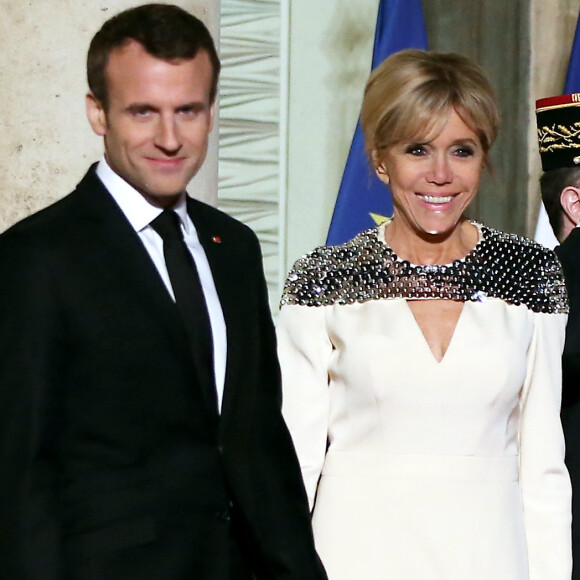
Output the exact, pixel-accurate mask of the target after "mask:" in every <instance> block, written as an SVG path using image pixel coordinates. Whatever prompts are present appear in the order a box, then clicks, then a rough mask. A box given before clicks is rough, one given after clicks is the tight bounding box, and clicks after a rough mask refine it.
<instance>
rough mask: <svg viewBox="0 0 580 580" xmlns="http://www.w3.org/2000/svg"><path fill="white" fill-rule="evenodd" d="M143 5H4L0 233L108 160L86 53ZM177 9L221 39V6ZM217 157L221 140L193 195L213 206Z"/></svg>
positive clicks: (214, 2)
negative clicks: (90, 96) (91, 109)
mask: <svg viewBox="0 0 580 580" xmlns="http://www.w3.org/2000/svg"><path fill="white" fill-rule="evenodd" d="M140 3H141V2H136V1H135V0H132V1H128V0H99V1H97V0H33V1H30V2H14V1H13V0H0V11H1V12H2V18H1V19H0V87H1V90H0V152H1V155H0V231H2V230H4V229H5V228H6V227H8V226H9V225H11V224H12V223H14V222H15V221H17V220H18V219H20V218H22V217H24V216H26V215H28V214H30V213H32V212H34V211H36V210H38V209H40V208H42V207H44V206H46V205H48V204H49V203H51V202H52V201H55V200H56V199H58V198H60V197H62V196H64V195H65V194H66V193H68V192H69V191H71V189H72V188H74V186H75V185H76V184H77V183H78V181H80V179H81V178H82V176H83V175H84V173H85V171H86V170H87V168H88V166H89V164H90V163H92V162H93V161H97V160H98V159H99V158H100V157H101V155H102V143H101V140H100V139H99V138H98V137H96V136H95V135H93V133H92V132H91V129H90V126H89V124H88V122H87V121H86V117H85V105H84V97H85V94H86V91H87V85H86V80H85V58H86V52H87V49H88V45H89V42H90V40H91V38H92V37H93V35H94V34H95V32H96V31H97V30H98V29H99V28H100V26H101V25H102V23H103V22H104V21H105V20H107V19H108V18H110V17H111V16H113V15H114V14H116V13H117V12H120V11H121V10H123V9H125V8H129V7H131V6H136V5H138V4H140ZM167 3H170V2H167ZM173 3H176V4H178V5H180V6H182V7H183V8H185V9H187V10H190V11H191V12H193V13H194V14H196V15H197V16H198V17H200V18H201V19H202V20H204V21H205V22H206V23H207V24H208V26H209V28H210V30H211V31H212V33H213V34H214V38H217V37H218V35H219V0H190V1H176V2H173ZM216 133H217V132H216V131H214V135H215V134H216ZM216 151H217V143H216V139H215V137H214V139H213V141H212V144H211V146H210V152H209V154H208V163H207V164H206V165H207V167H205V168H204V170H203V172H202V173H201V174H200V175H199V176H198V177H197V178H196V180H195V181H196V183H195V184H194V185H193V188H192V192H193V193H195V194H196V195H197V196H199V197H201V198H203V199H206V200H209V201H215V196H216V190H217V155H216Z"/></svg>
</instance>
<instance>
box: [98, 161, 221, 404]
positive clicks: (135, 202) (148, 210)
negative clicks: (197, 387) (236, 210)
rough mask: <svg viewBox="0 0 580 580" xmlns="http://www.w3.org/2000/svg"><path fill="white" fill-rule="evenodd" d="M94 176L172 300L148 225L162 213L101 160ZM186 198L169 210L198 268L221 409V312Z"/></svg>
mask: <svg viewBox="0 0 580 580" xmlns="http://www.w3.org/2000/svg"><path fill="white" fill-rule="evenodd" d="M97 176H98V177H99V179H100V180H101V181H102V182H103V185H104V186H105V187H106V188H107V190H108V192H109V193H110V194H111V196H112V197H113V199H114V200H115V201H116V202H117V205H118V206H119V207H120V208H121V211H122V212H123V213H124V214H125V217H126V218H127V220H129V223H130V224H131V226H133V228H134V229H135V231H136V232H137V234H138V235H139V238H140V239H141V241H142V242H143V245H144V246H145V249H146V250H147V252H148V254H149V256H150V257H151V259H152V260H153V263H154V264H155V267H156V268H157V271H158V272H159V275H160V276H161V279H162V280H163V282H164V284H165V286H166V288H167V291H168V292H169V294H170V295H171V297H172V298H173V300H175V296H174V294H173V288H172V286H171V281H170V280H169V274H168V272H167V266H166V265H165V258H164V257H163V240H162V239H161V237H160V236H159V234H158V233H157V232H156V231H155V230H154V229H153V228H152V227H151V226H150V225H149V224H150V223H151V222H152V221H153V220H154V219H155V218H156V217H157V216H158V215H159V214H160V213H161V212H162V211H163V210H162V209H161V208H159V207H156V206H154V205H151V204H150V203H149V202H148V201H147V200H146V199H145V198H144V197H143V196H142V195H141V194H140V193H139V192H138V191H137V190H136V189H135V188H134V187H132V186H131V185H129V184H128V183H127V182H126V181H125V180H124V179H123V178H121V177H120V176H119V175H117V174H116V173H115V172H114V171H113V170H112V169H111V168H110V166H109V164H108V163H107V161H106V160H105V159H104V158H103V159H102V160H101V161H100V162H99V164H98V166H97ZM185 197H186V194H185V193H184V194H183V195H182V196H181V197H180V198H179V201H178V202H177V203H176V204H175V206H174V207H173V208H172V209H173V211H175V213H177V215H178V216H179V221H180V222H181V229H182V232H183V238H184V240H185V244H186V246H187V248H188V249H189V251H190V253H191V255H192V257H193V259H194V261H195V265H196V267H197V271H198V273H199V278H200V281H201V286H202V289H203V294H204V296H205V301H206V303H207V309H208V312H209V318H210V323H211V332H212V337H213V354H214V373H215V382H216V390H217V398H218V408H219V409H221V405H222V399H223V391H224V380H225V374H226V355H227V335H226V323H225V320H224V315H223V312H222V308H221V304H220V301H219V297H218V294H217V291H216V288H215V283H214V280H213V276H212V273H211V269H210V266H209V262H208V260H207V256H206V255H205V252H204V250H203V247H202V245H201V243H200V241H199V239H198V237H197V231H196V229H195V226H194V225H193V222H192V221H191V218H190V217H189V215H188V213H187V204H186V199H185Z"/></svg>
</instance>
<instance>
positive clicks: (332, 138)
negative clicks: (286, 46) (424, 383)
mask: <svg viewBox="0 0 580 580" xmlns="http://www.w3.org/2000/svg"><path fill="white" fill-rule="evenodd" d="M377 7H378V0H356V2H354V1H352V0H332V1H326V0H325V1H314V2H313V1H312V0H292V2H291V13H290V82H289V90H290V94H289V139H288V190H287V223H286V266H287V269H288V268H290V267H291V265H292V263H293V262H294V260H295V259H296V258H298V257H300V256H301V255H302V254H304V253H305V252H307V251H309V250H311V249H313V248H314V247H315V246H317V245H320V244H323V243H324V241H325V239H326V234H327V232H328V226H329V224H330V218H331V216H332V210H333V209H334V201H335V199H336V194H337V192H338V188H339V186H340V180H341V177H342V172H343V169H344V163H345V160H346V157H347V155H348V150H349V147H350V141H351V138H352V135H353V133H354V128H355V126H356V122H357V119H358V115H359V112H360V104H361V102H362V91H363V89H364V85H365V82H366V79H367V77H368V75H369V73H370V66H371V57H372V45H373V40H374V31H375V21H376V15H377Z"/></svg>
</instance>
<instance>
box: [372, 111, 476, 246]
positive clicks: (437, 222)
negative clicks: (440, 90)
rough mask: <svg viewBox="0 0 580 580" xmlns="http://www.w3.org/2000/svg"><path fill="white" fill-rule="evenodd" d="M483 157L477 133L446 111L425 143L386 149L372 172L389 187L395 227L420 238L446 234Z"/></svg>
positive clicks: (469, 192)
mask: <svg viewBox="0 0 580 580" xmlns="http://www.w3.org/2000/svg"><path fill="white" fill-rule="evenodd" d="M484 160H485V155H484V152H483V149H482V146H481V143H480V140H479V137H478V136H477V135H476V133H474V132H473V131H472V130H471V129H470V128H469V127H468V126H467V125H466V124H465V123H464V122H463V121H462V120H461V117H460V116H459V115H458V114H457V112H456V111H455V110H451V112H450V113H449V117H448V119H447V122H446V123H445V125H444V127H443V129H442V130H441V132H440V133H439V134H438V135H437V136H435V137H434V138H433V139H431V140H430V141H417V142H403V143H398V144H395V145H393V146H392V147H391V148H390V149H388V150H387V152H386V154H385V155H384V157H383V158H382V163H381V165H380V166H379V167H378V168H377V174H378V176H379V178H380V179H381V180H382V181H384V182H385V183H387V184H388V185H389V187H390V188H391V191H392V193H393V205H394V210H395V219H396V220H397V223H398V225H399V226H403V227H405V228H409V229H410V230H411V231H412V232H413V233H415V234H418V235H420V236H421V237H422V238H429V237H430V236H431V235H439V236H446V235H449V234H451V233H452V232H453V230H454V229H455V227H456V226H457V224H458V222H459V220H460V219H461V216H462V215H463V212H464V210H465V208H466V207H467V205H468V204H469V203H470V202H471V200H472V199H473V197H474V196H475V193H476V192H477V187H478V184H479V178H480V175H481V170H482V167H483V164H484Z"/></svg>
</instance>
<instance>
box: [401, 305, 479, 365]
mask: <svg viewBox="0 0 580 580" xmlns="http://www.w3.org/2000/svg"><path fill="white" fill-rule="evenodd" d="M403 302H404V303H405V308H406V309H407V312H408V313H409V316H410V317H411V319H412V324H413V326H414V327H415V329H416V331H417V332H418V333H419V335H420V337H421V340H422V342H423V344H424V345H425V347H426V349H427V351H428V352H429V354H430V356H431V359H432V360H433V362H434V363H435V364H436V365H441V364H442V363H443V362H445V361H446V360H447V359H448V358H449V352H450V351H451V349H452V348H453V344H454V343H455V340H456V339H455V337H456V335H457V332H458V329H459V328H460V325H461V324H462V319H463V318H464V312H465V307H466V306H467V304H468V302H462V303H461V310H460V312H459V316H458V317H457V320H456V321H455V326H454V327H453V332H452V333H451V338H450V339H449V343H448V344H447V348H446V349H445V353H444V354H443V356H442V357H441V359H440V360H439V359H438V358H437V357H436V356H435V353H434V352H433V350H432V349H431V347H430V346H429V341H428V340H427V338H426V336H425V333H424V332H423V329H422V328H421V325H420V324H419V322H418V321H417V318H415V314H414V313H413V310H412V309H411V306H410V305H409V300H406V299H405V300H403Z"/></svg>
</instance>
